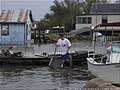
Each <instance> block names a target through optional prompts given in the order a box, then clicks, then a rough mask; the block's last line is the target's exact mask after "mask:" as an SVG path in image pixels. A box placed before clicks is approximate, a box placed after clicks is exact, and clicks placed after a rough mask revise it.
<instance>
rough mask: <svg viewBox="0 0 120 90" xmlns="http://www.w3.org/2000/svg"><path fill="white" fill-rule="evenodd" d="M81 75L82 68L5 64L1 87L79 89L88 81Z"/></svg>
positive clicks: (0, 82)
mask: <svg viewBox="0 0 120 90" xmlns="http://www.w3.org/2000/svg"><path fill="white" fill-rule="evenodd" d="M80 75H81V72H80V68H78V69H72V70H71V69H69V68H65V69H62V70H57V71H54V70H51V69H49V68H48V67H41V66H33V65H29V66H23V65H19V66H17V65H16V66H15V65H14V66H13V65H12V66H9V65H8V66H6V65H5V66H1V67H0V89H1V90H2V89H4V90H7V89H11V90H12V89H20V90H21V89H22V90H35V89H37V90H46V89H47V90H61V89H62V90H66V89H68V90H72V89H77V90H78V89H80V88H81V87H82V86H83V85H84V84H85V82H86V80H81V78H78V77H79V76H80ZM75 77H77V78H75Z"/></svg>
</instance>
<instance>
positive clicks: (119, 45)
mask: <svg viewBox="0 0 120 90" xmlns="http://www.w3.org/2000/svg"><path fill="white" fill-rule="evenodd" d="M112 52H117V53H120V42H113V43H112Z"/></svg>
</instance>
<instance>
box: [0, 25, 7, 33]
mask: <svg viewBox="0 0 120 90" xmlns="http://www.w3.org/2000/svg"><path fill="white" fill-rule="evenodd" d="M1 35H9V26H8V25H2V26H1Z"/></svg>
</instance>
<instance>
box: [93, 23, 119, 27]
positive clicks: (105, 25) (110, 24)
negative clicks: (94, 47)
mask: <svg viewBox="0 0 120 90" xmlns="http://www.w3.org/2000/svg"><path fill="white" fill-rule="evenodd" d="M107 26H109V27H113V26H117V27H120V22H113V23H103V24H98V25H96V26H95V27H94V28H97V27H107Z"/></svg>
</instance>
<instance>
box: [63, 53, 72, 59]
mask: <svg viewBox="0 0 120 90" xmlns="http://www.w3.org/2000/svg"><path fill="white" fill-rule="evenodd" d="M61 58H62V60H67V59H70V54H69V53H67V54H65V55H62V56H61Z"/></svg>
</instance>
